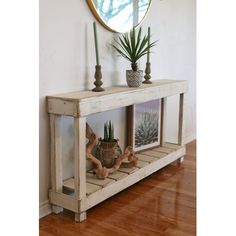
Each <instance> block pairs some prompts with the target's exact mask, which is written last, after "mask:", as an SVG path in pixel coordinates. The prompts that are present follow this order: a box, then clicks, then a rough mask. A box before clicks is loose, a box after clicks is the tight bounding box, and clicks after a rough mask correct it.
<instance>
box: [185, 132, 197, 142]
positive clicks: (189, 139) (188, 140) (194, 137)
mask: <svg viewBox="0 0 236 236" xmlns="http://www.w3.org/2000/svg"><path fill="white" fill-rule="evenodd" d="M195 139H196V134H193V135H189V136H186V137H184V141H183V143H184V144H187V143H190V142H192V141H193V140H195Z"/></svg>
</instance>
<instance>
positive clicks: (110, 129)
mask: <svg viewBox="0 0 236 236" xmlns="http://www.w3.org/2000/svg"><path fill="white" fill-rule="evenodd" d="M103 141H105V142H113V141H114V126H113V124H112V122H111V121H107V122H106V123H105V124H104V137H103Z"/></svg>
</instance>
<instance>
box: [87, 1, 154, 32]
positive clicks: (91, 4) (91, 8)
mask: <svg viewBox="0 0 236 236" xmlns="http://www.w3.org/2000/svg"><path fill="white" fill-rule="evenodd" d="M86 1H87V4H88V6H89V8H90V10H91V12H92V13H93V15H94V16H95V18H96V19H97V20H98V22H99V23H100V24H101V25H102V26H103V27H104V28H106V29H107V30H109V31H111V32H114V33H124V32H120V31H116V30H115V29H112V28H110V27H109V26H108V25H107V24H106V22H105V21H104V20H103V19H102V17H101V16H100V15H99V13H98V12H97V9H96V7H95V5H94V3H93V0H86ZM151 3H152V0H150V3H149V6H148V8H147V10H146V13H145V15H144V17H143V18H142V20H141V21H140V22H139V23H138V24H137V25H136V26H135V27H137V26H139V25H140V24H141V23H142V22H143V20H144V19H145V18H146V16H147V14H148V12H149V10H150V6H151Z"/></svg>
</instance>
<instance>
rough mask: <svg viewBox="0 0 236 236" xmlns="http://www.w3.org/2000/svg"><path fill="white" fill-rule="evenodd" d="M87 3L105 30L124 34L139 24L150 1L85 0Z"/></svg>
mask: <svg viewBox="0 0 236 236" xmlns="http://www.w3.org/2000/svg"><path fill="white" fill-rule="evenodd" d="M87 3H88V5H89V8H90V9H91V11H92V12H93V14H94V16H95V17H96V18H97V20H98V21H99V22H100V23H101V24H102V25H103V26H104V27H105V28H107V29H108V30H110V31H113V32H120V33H124V32H127V31H130V30H131V29H132V28H133V27H134V26H137V25H138V24H140V23H141V21H142V20H143V19H144V17H145V15H146V14H147V12H148V9H149V7H150V4H151V0H87Z"/></svg>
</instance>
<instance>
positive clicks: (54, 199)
mask: <svg viewBox="0 0 236 236" xmlns="http://www.w3.org/2000/svg"><path fill="white" fill-rule="evenodd" d="M49 199H50V202H51V203H52V204H54V205H57V206H61V207H63V208H66V209H68V210H71V211H74V212H78V211H79V201H78V200H77V199H75V198H74V197H73V196H70V195H66V194H64V193H59V192H54V191H53V190H50V191H49Z"/></svg>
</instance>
